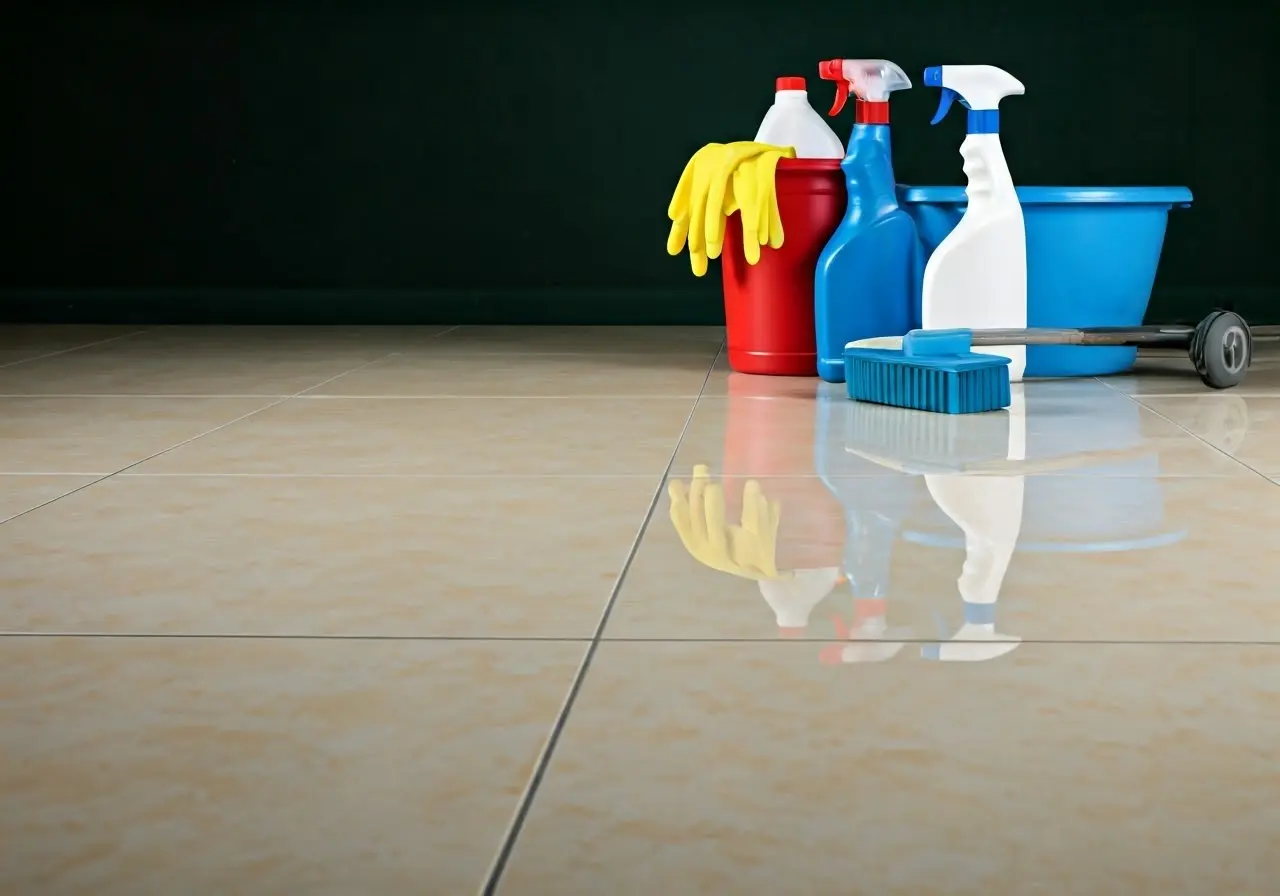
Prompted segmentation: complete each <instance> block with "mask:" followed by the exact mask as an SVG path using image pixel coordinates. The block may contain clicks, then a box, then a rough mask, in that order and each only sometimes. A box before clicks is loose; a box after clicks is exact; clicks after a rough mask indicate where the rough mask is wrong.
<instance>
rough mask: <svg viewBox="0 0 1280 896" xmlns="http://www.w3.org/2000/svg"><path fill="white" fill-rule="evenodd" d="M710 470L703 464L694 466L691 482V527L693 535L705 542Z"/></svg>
mask: <svg viewBox="0 0 1280 896" xmlns="http://www.w3.org/2000/svg"><path fill="white" fill-rule="evenodd" d="M709 473H710V471H709V470H708V469H707V467H705V466H704V465H702V464H698V465H697V466H695V467H694V468H693V478H692V479H691V480H690V482H689V527H690V529H691V531H692V532H693V535H694V536H695V537H697V538H698V539H700V540H701V541H702V543H703V544H706V541H707V516H706V511H705V509H704V508H705V507H706V501H707V496H706V493H707V485H708V484H709V483H710V481H711V480H710V478H709Z"/></svg>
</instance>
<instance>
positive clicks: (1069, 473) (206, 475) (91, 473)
mask: <svg viewBox="0 0 1280 896" xmlns="http://www.w3.org/2000/svg"><path fill="white" fill-rule="evenodd" d="M265 409H266V408H261V409H260V410H265ZM254 413H257V411H255V412H254ZM175 447H176V446H175ZM1232 460H1235V458H1232ZM1237 463H1238V462H1237ZM1239 466H1241V467H1244V468H1245V470H1247V471H1249V472H1257V471H1256V470H1253V469H1252V468H1250V467H1247V466H1245V465H1244V464H1239ZM652 475H653V474H652V473H627V472H603V471H602V472H598V473H461V472H459V473H243V472H218V471H214V470H195V471H184V472H181V473H164V472H155V473H150V472H145V471H144V472H136V473H134V472H130V468H129V467H124V468H122V469H120V470H115V471H102V470H0V478H5V477H17V476H29V477H34V476H46V477H59V476H67V477H81V478H85V477H90V478H92V477H99V478H102V477H107V476H119V477H120V478H122V479H462V480H487V479H511V480H522V479H568V480H577V479H639V478H646V479H647V478H649V477H651V476H652ZM741 475H742V476H746V477H749V478H751V479H760V480H771V479H819V478H821V477H819V476H818V475H817V474H815V473H752V472H751V471H750V470H747V471H745V472H743V473H741ZM1240 475H1242V473H1241V472H1237V471H1232V472H1226V473H1160V474H1158V475H1155V476H1152V475H1150V474H1144V473H1102V474H1097V473H1086V472H1078V471H1073V470H1057V471H1053V472H1048V473H1034V474H1028V475H1027V478H1028V479H1106V480H1113V479H1116V480H1126V479H1144V480H1145V479H1156V480H1161V481H1163V480H1183V479H1232V478H1235V477H1237V476H1240ZM1261 475H1263V476H1266V474H1265V473H1263V474H1261ZM829 478H831V479H835V480H838V481H842V482H843V481H860V480H864V479H909V478H911V474H908V473H898V472H896V471H893V470H885V471H884V472H882V473H881V472H870V473H848V474H843V473H842V474H841V475H839V476H832V477H829ZM1266 478H1268V479H1273V478H1277V477H1272V476H1267V477H1266Z"/></svg>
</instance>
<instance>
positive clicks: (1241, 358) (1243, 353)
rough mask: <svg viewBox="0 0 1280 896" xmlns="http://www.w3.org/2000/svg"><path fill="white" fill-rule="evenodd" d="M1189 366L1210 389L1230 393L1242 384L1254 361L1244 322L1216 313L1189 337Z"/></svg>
mask: <svg viewBox="0 0 1280 896" xmlns="http://www.w3.org/2000/svg"><path fill="white" fill-rule="evenodd" d="M1190 354H1191V363H1192V364H1194V365H1195V367H1196V373H1198V374H1200V381H1201V382H1203V383H1204V384H1205V385H1206V386H1208V387H1209V388H1211V389H1230V388H1231V387H1232V386H1238V385H1240V383H1241V382H1243V381H1244V378H1245V375H1246V374H1247V373H1248V372H1249V364H1250V363H1252V361H1253V335H1252V334H1251V333H1250V332H1249V325H1248V324H1247V323H1245V322H1244V318H1242V317H1241V316H1240V315H1238V314H1236V313H1235V312H1232V311H1215V312H1213V314H1210V315H1209V316H1208V317H1206V318H1205V319H1204V320H1202V321H1200V323H1199V324H1197V325H1196V329H1195V332H1194V333H1192V334H1191V350H1190Z"/></svg>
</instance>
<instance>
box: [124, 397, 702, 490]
mask: <svg viewBox="0 0 1280 896" xmlns="http://www.w3.org/2000/svg"><path fill="white" fill-rule="evenodd" d="M692 406H693V399H691V398H627V397H620V398H575V399H573V400H572V401H568V400H565V399H559V398H421V399H413V398H405V399H396V400H389V401H383V400H377V399H361V398H308V399H293V400H290V401H286V402H284V403H282V404H279V405H276V406H275V407H273V408H271V409H270V410H269V411H264V412H263V413H262V414H255V415H254V416H253V418H251V419H249V420H246V421H244V425H243V426H236V427H228V428H227V429H226V430H222V431H219V432H217V433H214V434H212V435H210V436H207V437H206V438H203V439H201V440H200V441H199V442H195V443H192V444H191V445H187V446H184V448H183V450H182V451H180V452H171V453H170V454H167V455H165V456H164V457H161V458H157V459H156V460H155V462H153V463H149V464H147V465H146V466H145V467H142V468H140V470H139V472H165V473H174V472H181V473H206V472H215V473H399V474H406V473H412V474H419V473H436V474H476V473H480V474H497V475H501V474H530V473H533V474H647V475H660V474H661V473H662V471H663V470H664V469H665V468H666V465H667V462H668V461H669V460H670V458H671V454H672V452H673V451H674V450H675V446H676V444H677V442H678V440H679V438H680V433H681V431H682V430H683V428H684V424H685V421H686V420H687V419H688V415H689V411H690V409H691V408H692Z"/></svg>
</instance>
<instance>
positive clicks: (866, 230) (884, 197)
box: [813, 59, 921, 383]
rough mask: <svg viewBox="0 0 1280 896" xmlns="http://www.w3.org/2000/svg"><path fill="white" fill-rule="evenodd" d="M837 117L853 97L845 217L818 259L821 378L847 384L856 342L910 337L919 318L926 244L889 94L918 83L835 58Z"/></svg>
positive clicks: (826, 69) (874, 65) (882, 67)
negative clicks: (900, 164) (898, 184)
mask: <svg viewBox="0 0 1280 896" xmlns="http://www.w3.org/2000/svg"><path fill="white" fill-rule="evenodd" d="M818 73H819V75H821V77H822V78H823V79H824V80H828V81H835V82H836V85H837V86H836V101H835V105H834V106H833V107H832V109H831V112H830V113H829V114H831V115H836V114H837V113H839V111H840V109H841V108H842V107H843V106H844V103H845V100H846V99H848V96H849V94H850V93H851V92H852V93H853V95H854V96H855V97H856V98H857V102H856V103H855V112H856V117H855V119H854V121H855V123H854V126H853V133H852V134H851V135H850V136H849V146H848V150H847V152H846V153H845V157H844V161H843V162H841V163H840V168H841V170H842V171H844V176H845V181H846V184H847V186H848V190H849V205H848V207H847V209H846V210H845V215H844V219H843V220H842V221H841V222H840V226H839V227H837V228H836V232H835V233H834V234H832V236H831V239H830V240H829V241H828V242H827V246H826V248H825V249H823V250H822V255H821V256H820V257H819V258H818V267H817V270H816V272H815V274H814V283H813V286H814V289H813V292H814V329H815V335H816V336H817V348H818V375H819V376H821V377H822V378H823V379H824V380H826V381H827V382H829V383H842V382H844V347H845V345H846V344H847V343H849V342H853V341H854V340H855V339H870V338H873V337H876V336H902V335H903V334H905V333H906V332H907V331H908V330H910V329H911V328H912V327H913V326H918V323H917V321H916V318H917V317H918V314H917V308H916V305H917V302H916V292H917V289H916V279H917V277H918V269H919V257H920V253H921V250H920V246H919V236H918V235H917V233H916V225H915V222H914V221H913V220H912V219H911V217H910V216H909V215H908V214H907V213H906V212H905V211H903V210H902V209H900V208H899V207H898V197H897V193H896V190H895V183H894V179H893V154H892V148H891V146H890V143H889V94H890V93H892V92H893V91H895V90H903V89H905V88H908V87H910V86H911V79H909V78H908V77H907V75H906V73H905V72H904V71H903V70H902V69H901V68H899V67H898V66H896V65H894V64H893V63H892V62H889V61H888V60H885V59H828V60H826V61H825V62H822V63H820V64H819V66H818Z"/></svg>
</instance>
